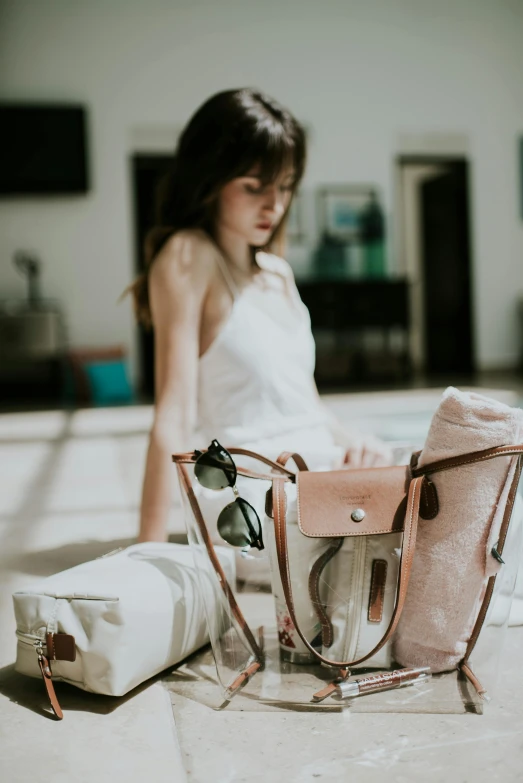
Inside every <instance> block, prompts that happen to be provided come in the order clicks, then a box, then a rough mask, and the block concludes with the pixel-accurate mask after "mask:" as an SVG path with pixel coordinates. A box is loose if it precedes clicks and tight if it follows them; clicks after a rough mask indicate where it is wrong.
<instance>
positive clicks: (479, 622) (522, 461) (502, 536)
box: [461, 456, 523, 668]
mask: <svg viewBox="0 0 523 783" xmlns="http://www.w3.org/2000/svg"><path fill="white" fill-rule="evenodd" d="M522 467H523V457H521V456H520V457H519V458H518V463H517V465H516V470H515V471H514V478H513V479H512V484H511V486H510V492H509V495H508V498H507V504H506V506H505V513H504V514H503V521H502V523H501V527H500V530H499V539H498V545H497V547H496V549H497V551H498V553H499V554H500V555H501V554H503V548H504V546H505V541H506V539H507V533H508V529H509V525H510V520H511V517H512V510H513V508H514V501H515V499H516V494H517V491H518V485H519V479H520V477H521V469H522ZM495 583H496V575H494V576H491V577H490V578H489V580H488V582H487V589H486V590H485V596H484V598H483V601H482V603H481V607H480V610H479V613H478V616H477V618H476V622H475V623H474V628H473V629H472V633H471V635H470V639H469V641H468V644H467V649H466V651H465V655H464V657H463V661H462V662H461V668H463V666H465V665H466V664H467V663H468V660H469V658H470V656H471V655H472V651H473V650H474V647H475V646H476V642H477V641H478V637H479V635H480V633H481V629H482V628H483V624H484V622H485V618H486V616H487V612H488V608H489V606H490V602H491V600H492V595H493V593H494V585H495Z"/></svg>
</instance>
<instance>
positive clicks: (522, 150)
mask: <svg viewBox="0 0 523 783" xmlns="http://www.w3.org/2000/svg"><path fill="white" fill-rule="evenodd" d="M518 148H519V149H518V152H519V212H520V215H521V220H523V136H520V137H519V144H518Z"/></svg>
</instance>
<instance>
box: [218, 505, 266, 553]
mask: <svg viewBox="0 0 523 783" xmlns="http://www.w3.org/2000/svg"><path fill="white" fill-rule="evenodd" d="M218 532H219V533H220V535H221V537H222V538H223V539H224V541H227V543H228V544H232V546H242V547H243V546H248V545H249V544H250V545H251V546H257V547H258V548H259V549H263V543H262V535H261V525H260V520H259V518H258V514H257V513H256V511H255V510H254V508H253V507H252V506H251V505H250V503H247V501H246V500H243V499H242V498H238V499H237V500H235V501H233V502H232V503H229V505H228V506H225V508H224V509H223V511H222V512H221V514H220V516H219V517H218Z"/></svg>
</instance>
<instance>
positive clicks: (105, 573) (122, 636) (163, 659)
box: [13, 543, 235, 717]
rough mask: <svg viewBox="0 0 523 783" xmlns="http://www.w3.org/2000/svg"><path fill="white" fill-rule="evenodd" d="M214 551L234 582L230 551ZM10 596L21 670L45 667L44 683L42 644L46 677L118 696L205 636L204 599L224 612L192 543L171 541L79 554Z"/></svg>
mask: <svg viewBox="0 0 523 783" xmlns="http://www.w3.org/2000/svg"><path fill="white" fill-rule="evenodd" d="M216 553H217V555H218V558H219V560H220V563H221V565H222V567H223V569H224V572H225V574H226V576H227V579H228V580H231V581H232V582H234V579H235V568H234V552H232V551H231V550H230V549H226V548H224V547H216ZM13 601H14V610H15V616H16V626H17V629H16V635H17V638H18V646H17V656H16V664H15V667H16V670H17V671H18V672H20V673H21V674H27V675H29V676H31V677H41V676H44V682H45V683H46V686H47V687H48V692H49V681H50V677H47V678H46V674H45V665H44V667H43V669H42V668H41V666H40V664H39V654H38V646H39V643H40V645H41V647H40V656H42V655H43V656H44V664H48V665H49V666H50V669H52V678H53V680H61V681H63V682H68V683H70V684H72V685H76V686H77V687H78V688H82V689H83V690H86V691H91V692H93V693H102V694H106V695H110V696H122V695H123V694H125V693H127V692H128V691H130V690H131V689H132V688H134V687H136V686H137V685H139V684H140V683H141V682H143V681H144V680H147V679H148V678H149V677H153V676H154V675H155V674H158V673H159V672H161V671H163V670H164V669H167V668H169V667H170V666H173V665H174V664H176V663H178V662H179V661H181V660H183V659H184V658H186V657H187V656H188V655H190V654H191V653H193V652H194V651H195V650H197V649H198V648H199V647H202V646H203V645H204V644H206V643H207V642H208V641H209V636H208V631H207V624H206V618H205V610H204V607H205V609H207V611H209V612H211V613H214V612H216V613H218V612H220V611H221V608H220V606H219V605H217V604H216V595H215V592H214V591H213V589H212V585H211V584H210V583H209V584H207V582H206V579H205V575H202V574H200V573H198V574H197V572H196V569H195V567H194V563H193V554H192V552H191V549H190V547H189V546H187V545H183V544H168V543H144V544H135V545H133V546H130V547H127V548H126V549H123V550H121V551H118V552H116V553H114V554H113V553H109V555H104V556H103V557H101V558H98V559H97V560H92V561H90V562H88V563H82V564H81V565H78V566H75V567H74V568H70V569H68V570H67V571H62V572H61V573H58V574H55V575H54V576H50V577H47V578H46V579H44V580H43V581H42V582H40V583H38V584H36V585H34V586H31V587H30V588H29V589H27V590H18V591H17V592H16V593H14V595H13ZM48 635H53V636H51V637H49V636H48ZM71 637H73V641H72V642H71V640H70V638H71ZM53 640H54V641H53ZM50 647H51V648H52V649H49V648H50ZM55 647H56V649H55ZM64 650H65V653H64ZM54 652H57V655H56V658H55V657H54V654H53V653H54ZM62 655H63V656H64V657H67V658H69V660H63V659H60V658H62ZM71 658H74V660H70V659H71ZM46 679H47V681H46ZM50 698H51V694H50ZM53 709H55V712H56V708H55V704H53ZM58 717H61V716H60V715H58Z"/></svg>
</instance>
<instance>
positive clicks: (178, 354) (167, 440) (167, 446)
mask: <svg viewBox="0 0 523 783" xmlns="http://www.w3.org/2000/svg"><path fill="white" fill-rule="evenodd" d="M208 269H209V265H208V264H205V259H203V258H202V252H201V248H200V247H199V245H198V241H197V239H195V238H194V237H191V236H189V237H187V236H185V235H180V234H179V235H177V236H175V237H173V238H172V239H171V240H169V241H168V242H167V243H166V245H165V246H164V248H162V250H161V252H160V254H159V256H158V257H157V259H156V260H155V261H154V264H153V266H152V268H151V272H150V276H149V298H150V303H151V312H152V317H153V323H154V329H155V387H156V389H155V413H154V421H153V426H152V429H151V433H150V438H149V448H148V451H147V461H146V467H145V475H144V481H143V490H142V502H141V512H140V534H139V541H165V540H166V537H167V521H168V516H169V509H170V507H171V504H172V499H173V486H175V481H174V467H173V463H172V461H171V454H172V453H173V452H175V451H185V450H187V449H188V448H189V445H190V439H191V434H192V431H193V429H194V425H195V420H196V404H197V379H198V355H199V334H200V323H201V314H202V309H203V302H204V299H205V295H206V291H207V286H208V280H209V273H208Z"/></svg>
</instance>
